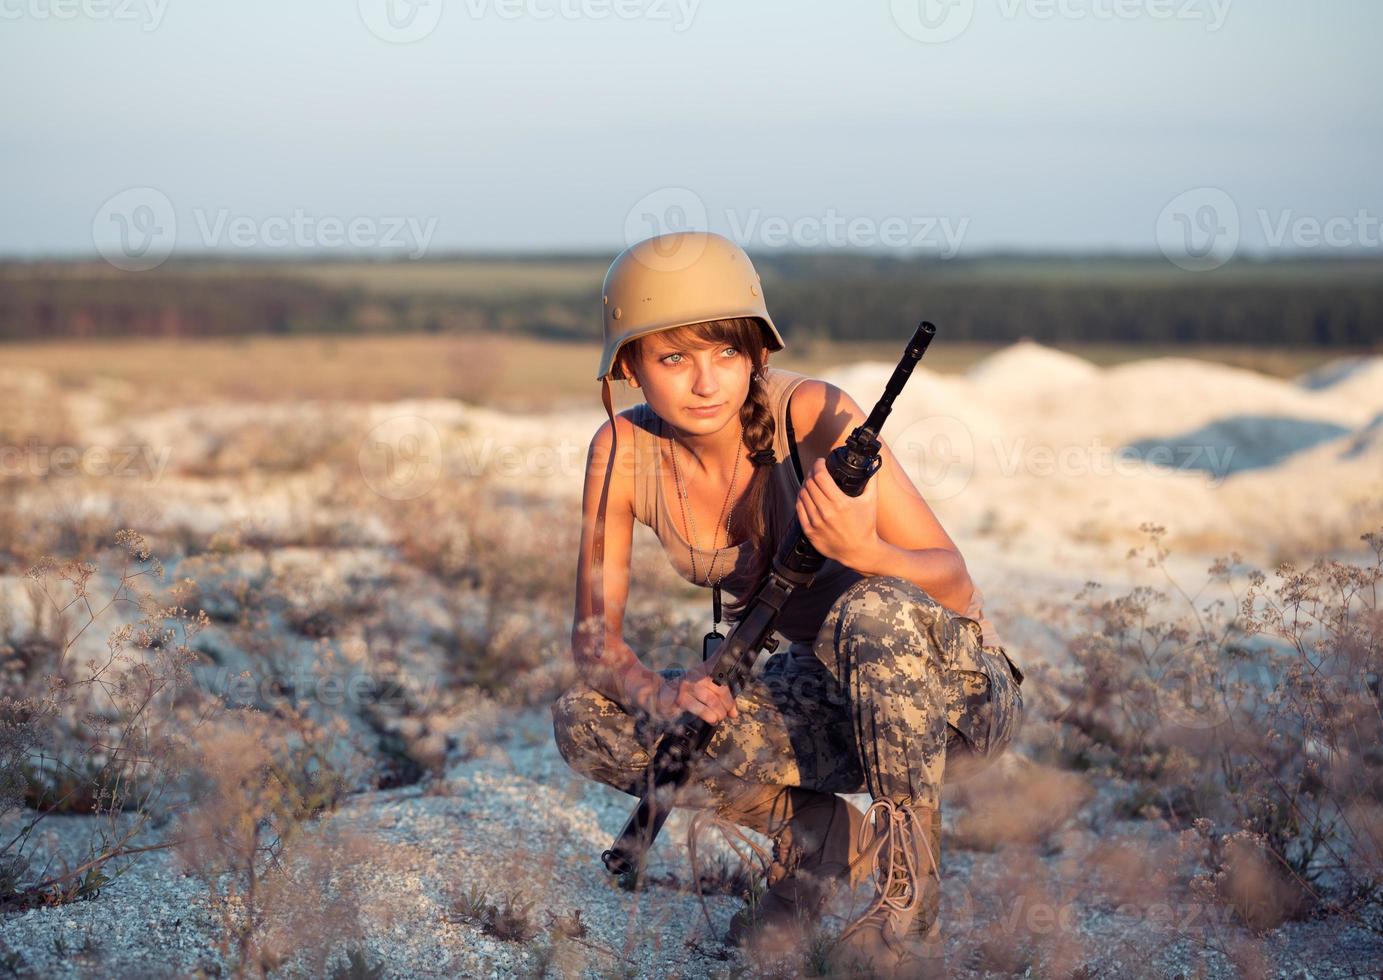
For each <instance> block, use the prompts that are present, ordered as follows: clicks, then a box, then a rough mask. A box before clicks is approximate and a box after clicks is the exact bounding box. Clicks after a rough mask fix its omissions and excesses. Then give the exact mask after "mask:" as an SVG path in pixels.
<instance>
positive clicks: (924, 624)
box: [835, 575, 948, 652]
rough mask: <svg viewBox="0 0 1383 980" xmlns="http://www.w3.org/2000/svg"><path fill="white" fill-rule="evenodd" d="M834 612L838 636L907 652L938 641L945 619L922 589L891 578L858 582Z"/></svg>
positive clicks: (882, 576) (879, 576)
mask: <svg viewBox="0 0 1383 980" xmlns="http://www.w3.org/2000/svg"><path fill="white" fill-rule="evenodd" d="M835 612H836V613H837V615H838V616H839V625H840V630H841V632H842V633H849V634H856V635H867V636H874V637H879V638H881V639H885V640H887V641H888V642H886V643H885V644H884V645H885V646H886V647H889V648H894V647H898V648H899V650H900V651H901V650H908V651H909V652H915V651H916V648H917V645H918V644H919V643H920V642H924V641H925V640H927V639H931V640H934V641H935V640H937V639H939V638H940V636H941V633H940V628H941V627H942V626H944V624H945V622H946V619H947V618H948V614H947V612H946V610H945V609H943V608H942V606H941V605H940V603H938V602H937V601H936V600H935V599H933V598H932V597H931V596H930V595H928V594H927V592H926V591H925V590H924V589H922V588H921V587H920V586H918V585H917V584H916V583H914V582H909V581H908V580H907V579H905V578H900V577H898V576H895V575H871V576H868V577H866V578H863V579H860V580H859V581H858V582H856V583H855V584H854V585H852V586H850V588H848V589H846V590H845V592H844V593H842V594H841V596H840V598H839V599H837V600H836V610H835ZM900 644H901V646H900Z"/></svg>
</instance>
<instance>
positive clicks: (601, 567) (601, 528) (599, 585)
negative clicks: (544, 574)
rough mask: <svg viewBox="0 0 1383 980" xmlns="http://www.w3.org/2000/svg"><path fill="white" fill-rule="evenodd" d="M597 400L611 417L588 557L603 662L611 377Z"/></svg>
mask: <svg viewBox="0 0 1383 980" xmlns="http://www.w3.org/2000/svg"><path fill="white" fill-rule="evenodd" d="M600 399H601V401H603V402H604V403H605V414H606V415H607V416H608V417H609V419H610V458H609V459H608V460H606V463H605V482H604V484H603V485H602V486H601V488H600V504H599V506H598V507H597V508H596V514H595V531H594V534H595V538H594V540H592V542H591V560H592V562H593V563H594V565H595V575H594V576H593V577H594V579H595V592H594V594H593V595H592V596H591V610H592V612H593V613H594V614H595V618H596V628H597V629H598V630H599V640H600V646H599V647H598V648H597V649H598V651H599V660H600V662H601V663H602V664H603V663H604V661H605V509H606V507H607V506H608V504H609V502H610V479H611V477H613V475H614V472H615V451H616V447H617V446H618V444H619V442H618V440H619V426H617V425H615V410H614V406H613V403H612V401H611V397H610V379H609V377H608V376H607V377H604V378H601V379H600Z"/></svg>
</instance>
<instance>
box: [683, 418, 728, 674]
mask: <svg viewBox="0 0 1383 980" xmlns="http://www.w3.org/2000/svg"><path fill="white" fill-rule="evenodd" d="M743 438H744V436H743V427H741V435H740V439H741V440H743ZM668 442H669V447H668V448H669V449H670V450H671V452H672V479H673V482H674V483H676V484H677V499H678V500H679V501H680V502H681V504H682V526H683V527H685V528H686V529H687V533H688V539H687V554H688V556H689V557H690V558H691V568H692V581H693V582H694V581H696V578H697V574H696V519H695V518H693V517H692V516H691V513H690V511H689V510H688V508H687V490H686V487H685V486H684V485H683V483H682V476H681V473H680V471H679V470H678V468H677V439H676V438H675V437H674V438H670V439H669V440H668ZM742 455H744V454H743V452H742V451H741V449H740V444H739V443H736V451H735V467H734V469H733V470H732V471H731V473H730V488H729V489H728V490H726V491H725V502H724V503H722V504H721V505H720V513H721V516H723V517H724V518H725V546H726V547H727V548H728V547H729V546H730V515H729V514H727V513H726V510H727V508H728V507H729V506H730V497H731V496H732V495H733V494H734V492H735V480H736V478H738V476H739V471H740V456H742ZM715 526H716V530H715V532H714V534H713V535H712V537H711V544H712V546H714V545H715V535H716V534H719V533H720V518H716V525H715ZM720 552H721V549H720V548H716V549H715V551H714V552H713V553H712V554H711V567H710V568H709V569H708V570H707V572H706V581H705V582H703V583H702V584H703V585H710V586H711V620H712V622H711V631H710V632H709V633H707V634H706V635H705V636H704V637H702V639H701V659H702V661H703V662H704V661H707V660H710V659H711V657H712V656H714V655H715V651H716V647H718V646H719V645H720V641H721V640H723V639H725V636H724V634H722V633H721V632H720V630H719V629H718V628H717V627H719V626H720V582H721V579H723V578H725V573H724V572H723V571H722V572H721V573H720V578H717V579H716V580H715V583H714V584H712V582H711V576H712V575H713V574H715V568H716V562H717V561H718V560H719V558H720Z"/></svg>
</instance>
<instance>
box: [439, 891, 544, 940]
mask: <svg viewBox="0 0 1383 980" xmlns="http://www.w3.org/2000/svg"><path fill="white" fill-rule="evenodd" d="M452 917H453V918H455V919H461V920H464V921H467V922H472V923H474V924H475V925H478V926H480V928H481V929H482V930H483V931H485V932H486V933H488V934H489V935H491V936H494V937H495V938H496V939H503V940H505V941H506V942H521V943H526V942H528V941H529V940H530V939H532V938H533V937H534V936H536V935H537V934H538V927H537V925H536V924H535V923H534V922H533V902H532V901H531V900H529V899H526V898H524V897H523V896H522V895H520V894H519V893H518V892H510V893H508V894H506V895H504V896H503V898H502V899H501V901H500V902H499V903H495V902H492V901H490V897H489V893H488V892H487V891H486V890H485V889H483V888H481V887H480V886H479V885H472V886H468V887H467V888H466V889H465V891H463V892H462V893H461V895H460V897H458V898H457V900H456V901H455V902H454V903H453V904H452Z"/></svg>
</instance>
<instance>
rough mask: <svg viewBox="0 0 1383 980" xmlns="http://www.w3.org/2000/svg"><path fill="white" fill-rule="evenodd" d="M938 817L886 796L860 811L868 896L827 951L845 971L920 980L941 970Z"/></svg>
mask: <svg viewBox="0 0 1383 980" xmlns="http://www.w3.org/2000/svg"><path fill="white" fill-rule="evenodd" d="M940 837H941V814H940V811H939V810H937V809H935V808H932V807H922V806H914V805H913V804H912V803H911V802H910V801H906V800H905V801H901V802H899V801H894V800H892V799H889V798H888V797H880V798H879V799H877V800H875V801H874V802H873V803H872V804H871V805H870V807H869V809H868V810H867V811H866V812H865V817H864V825H863V826H862V828H861V837H860V841H859V852H860V853H859V861H860V862H861V863H862V864H863V865H864V866H866V867H871V866H872V870H873V873H874V881H875V886H876V887H875V895H874V899H873V901H871V902H870V904H869V906H868V908H866V909H865V910H864V912H863V913H862V914H861V915H860V916H858V917H857V918H856V919H855V920H854V921H853V922H851V923H850V924H849V925H848V926H846V928H845V929H844V931H843V932H842V933H841V935H840V939H839V941H838V942H837V944H836V946H835V948H834V949H833V950H832V954H831V960H832V964H833V965H834V966H835V967H836V968H837V969H838V970H841V971H842V972H844V973H845V974H846V975H852V974H851V973H850V971H852V970H853V971H857V972H860V973H862V974H863V975H872V976H882V977H925V976H928V975H934V974H937V973H938V972H939V971H942V970H944V964H943V963H942V962H941V956H940V953H941V943H940V928H939V925H940V923H939V921H938V920H939V918H940V916H939V912H940V905H941V864H940V858H941V854H940V850H941V849H940Z"/></svg>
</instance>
